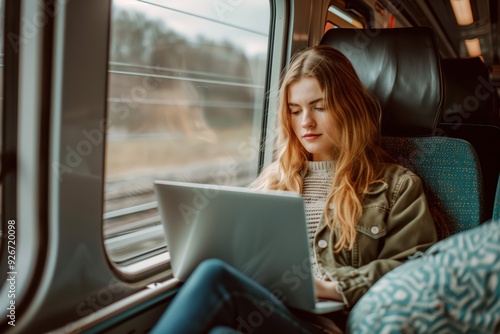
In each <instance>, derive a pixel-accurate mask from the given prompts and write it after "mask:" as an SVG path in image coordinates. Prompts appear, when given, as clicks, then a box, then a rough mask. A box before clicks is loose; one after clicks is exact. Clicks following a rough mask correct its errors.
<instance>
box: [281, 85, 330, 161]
mask: <svg viewBox="0 0 500 334" xmlns="http://www.w3.org/2000/svg"><path fill="white" fill-rule="evenodd" d="M324 106H325V103H324V100H323V91H322V90H321V87H320V85H319V82H318V80H316V79H315V78H302V79H299V80H297V81H295V82H293V83H292V84H290V86H288V109H289V111H290V122H291V124H292V129H293V132H294V133H295V135H296V136H297V138H298V139H299V140H300V143H301V144H302V146H304V148H305V149H306V150H307V152H309V153H311V154H312V160H313V161H326V160H333V157H334V149H335V145H334V144H333V141H332V140H331V139H330V137H329V136H327V133H328V132H329V131H332V129H329V126H328V122H327V111H326V110H325V108H324Z"/></svg>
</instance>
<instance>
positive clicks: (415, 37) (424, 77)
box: [321, 27, 444, 136]
mask: <svg viewBox="0 0 500 334" xmlns="http://www.w3.org/2000/svg"><path fill="white" fill-rule="evenodd" d="M321 44H324V45H330V46H332V47H334V48H336V49H337V50H339V51H341V52H342V53H344V54H345V55H346V56H347V58H349V60H350V61H351V62H352V64H353V66H354V68H355V69H356V72H357V74H358V76H359V77H360V79H361V81H362V82H363V83H364V85H365V86H366V88H368V90H370V91H371V92H372V93H373V94H375V96H377V97H378V99H379V101H380V104H381V106H382V111H383V113H382V134H383V135H388V136H427V135H431V134H432V132H433V130H434V129H435V127H436V125H437V123H438V121H439V119H440V117H441V112H442V110H443V105H444V101H443V100H444V96H443V75H442V72H441V67H440V66H441V65H440V59H439V54H438V49H437V46H436V42H435V38H434V32H433V31H432V29H431V28H425V27H424V28H393V29H379V30H372V29H330V30H329V31H327V32H326V33H325V35H324V36H323V38H322V40H321Z"/></svg>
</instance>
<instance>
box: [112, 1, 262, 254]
mask: <svg viewBox="0 0 500 334" xmlns="http://www.w3.org/2000/svg"><path fill="white" fill-rule="evenodd" d="M269 21H270V8H269V1H267V0H258V1H227V0H220V1H219V0H215V1H204V0H199V1H173V0H155V1H131V0H114V1H113V2H112V24H111V39H110V46H109V71H108V82H109V84H108V85H109V87H108V109H107V137H106V182H105V191H104V201H105V202H104V211H105V214H104V234H105V239H106V247H107V250H108V254H109V255H110V257H111V259H112V260H113V261H114V262H115V263H122V264H126V263H129V262H131V261H132V262H133V261H136V260H137V259H139V258H141V257H142V256H144V254H145V253H149V254H152V253H151V252H153V254H154V252H155V251H156V252H163V251H164V249H165V241H164V238H163V233H161V231H162V230H161V224H160V219H159V216H158V212H157V204H156V202H155V201H156V199H155V197H154V193H153V182H154V180H156V179H167V180H178V181H188V182H197V183H212V184H220V185H222V184H223V185H238V186H245V185H247V184H248V183H249V182H250V181H251V180H253V179H254V178H255V177H256V175H257V170H258V163H259V150H258V147H259V142H260V137H261V131H262V130H261V127H262V123H263V120H262V117H263V107H264V95H265V80H266V62H267V48H268V30H269Z"/></svg>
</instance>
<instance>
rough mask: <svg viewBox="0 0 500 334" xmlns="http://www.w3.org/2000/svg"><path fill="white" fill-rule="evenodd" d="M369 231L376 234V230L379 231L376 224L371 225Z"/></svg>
mask: <svg viewBox="0 0 500 334" xmlns="http://www.w3.org/2000/svg"><path fill="white" fill-rule="evenodd" d="M370 231H371V232H372V234H378V232H379V230H378V227H377V226H372V228H371V229H370Z"/></svg>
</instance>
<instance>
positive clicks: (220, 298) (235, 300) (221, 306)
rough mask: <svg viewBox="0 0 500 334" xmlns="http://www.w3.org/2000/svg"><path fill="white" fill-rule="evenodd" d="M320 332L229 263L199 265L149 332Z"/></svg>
mask: <svg viewBox="0 0 500 334" xmlns="http://www.w3.org/2000/svg"><path fill="white" fill-rule="evenodd" d="M238 332H239V333H245V334H250V333H254V334H255V333H322V331H321V330H320V329H319V328H317V327H314V326H312V325H311V324H310V323H307V322H305V321H303V320H301V319H300V318H299V317H297V315H295V314H293V313H292V312H291V311H290V310H289V309H288V308H287V307H286V306H285V305H284V304H283V303H282V302H281V301H280V300H279V299H278V298H276V296H274V295H273V294H272V293H271V292H270V291H269V290H267V289H265V288H264V287H262V286H261V285H260V284H258V283H256V282H255V281H253V280H252V279H250V278H248V277H247V276H245V275H243V274H242V273H240V272H239V271H237V270H236V269H234V268H232V267H231V266H229V265H228V264H226V263H224V262H222V261H220V260H217V259H210V260H206V261H204V262H203V263H201V264H200V265H199V266H198V267H197V268H196V270H195V271H194V272H193V273H192V274H191V276H190V277H189V279H188V280H187V281H186V282H185V283H184V285H183V286H182V287H181V289H180V290H179V292H178V293H177V295H176V296H175V297H174V299H173V301H172V302H171V304H170V305H169V307H168V308H167V310H166V311H165V313H164V314H163V315H162V317H161V318H160V320H159V321H158V323H157V324H156V325H155V327H154V328H153V330H152V331H151V332H150V334H160V333H162V334H166V333H175V334H179V333H189V334H191V333H193V334H194V333H210V334H216V333H217V334H223V333H224V334H229V333H238Z"/></svg>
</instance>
